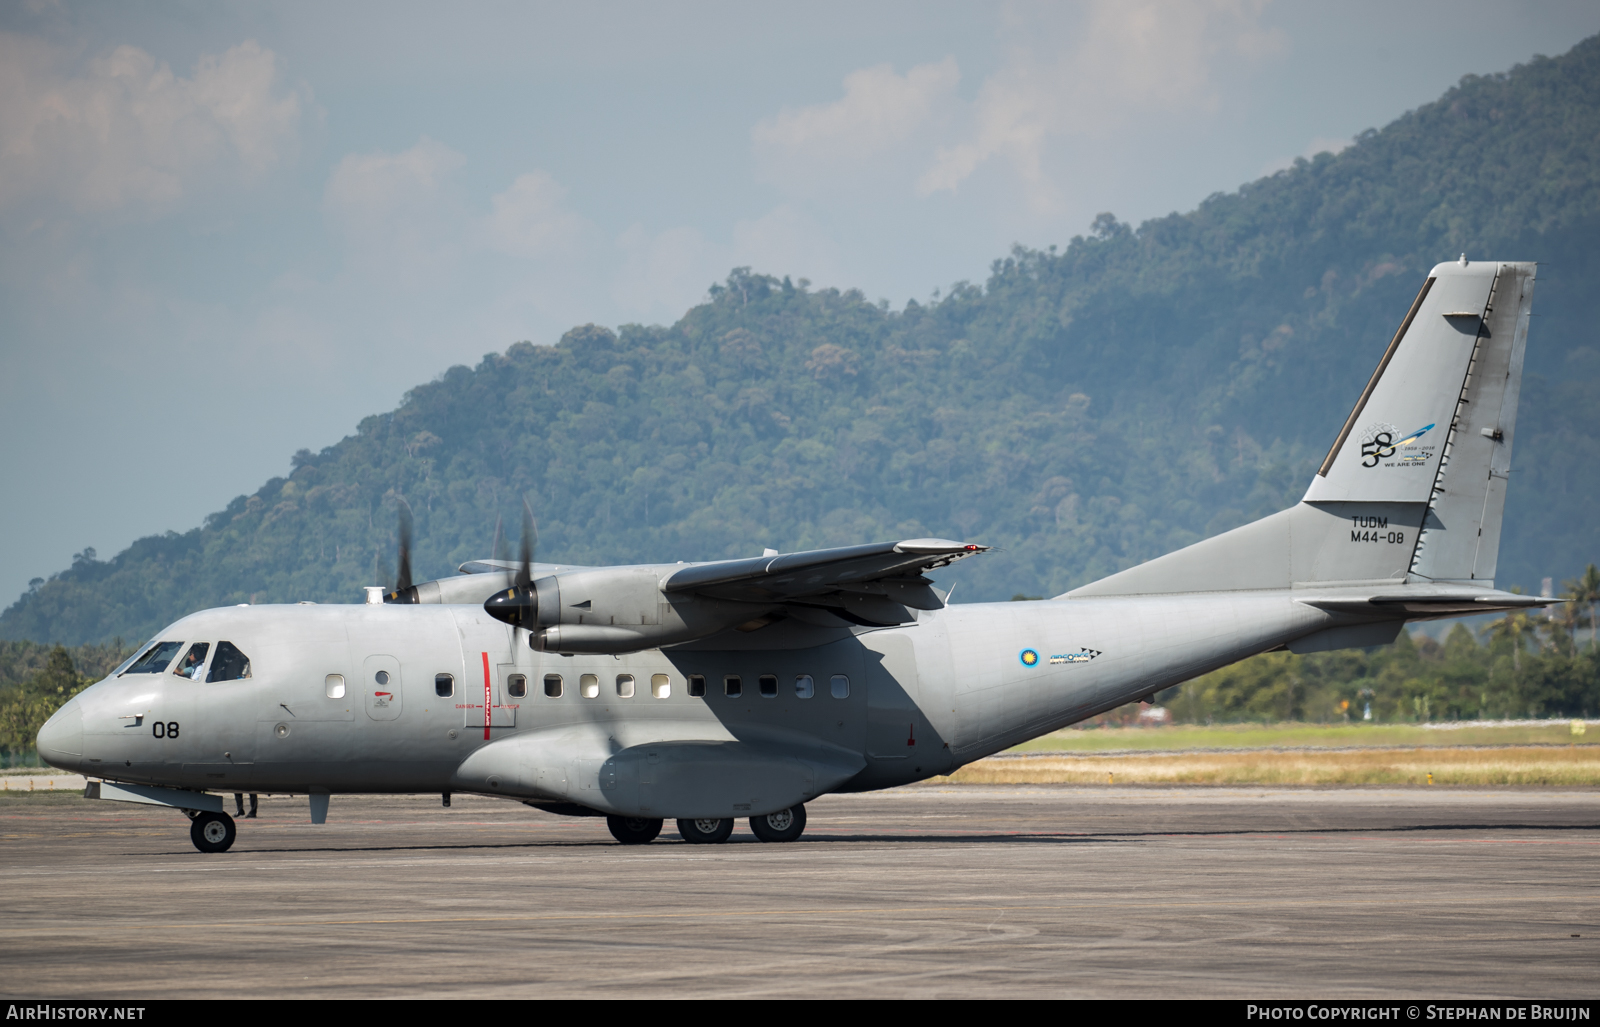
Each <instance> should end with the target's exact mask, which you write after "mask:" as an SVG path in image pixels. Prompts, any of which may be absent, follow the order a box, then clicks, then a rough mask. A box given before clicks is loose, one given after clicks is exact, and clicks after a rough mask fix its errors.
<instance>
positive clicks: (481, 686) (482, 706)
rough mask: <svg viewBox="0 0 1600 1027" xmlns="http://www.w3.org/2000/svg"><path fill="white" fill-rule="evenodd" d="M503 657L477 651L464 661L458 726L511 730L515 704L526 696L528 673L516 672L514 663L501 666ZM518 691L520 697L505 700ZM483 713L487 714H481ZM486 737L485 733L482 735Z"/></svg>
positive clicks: (513, 722)
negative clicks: (507, 728)
mask: <svg viewBox="0 0 1600 1027" xmlns="http://www.w3.org/2000/svg"><path fill="white" fill-rule="evenodd" d="M504 658H505V656H504V655H503V654H500V655H498V656H497V655H496V654H494V653H485V652H477V653H474V654H472V655H471V656H470V657H469V658H468V660H467V676H466V680H465V681H464V682H463V683H462V688H461V689H460V690H459V691H458V692H457V694H458V695H459V696H460V697H461V701H460V702H459V703H457V705H458V706H460V707H461V725H462V726H463V727H465V728H469V729H471V728H477V729H478V730H481V731H485V732H486V731H487V729H488V728H491V727H515V726H516V723H517V711H516V706H515V704H519V703H523V702H526V701H527V699H526V697H525V696H526V693H527V691H528V689H529V687H530V686H529V685H528V683H527V682H528V678H529V676H530V674H529V671H528V670H526V669H522V670H518V669H517V666H516V664H512V663H501V662H499V660H503V659H504ZM513 690H518V691H521V692H523V693H524V697H522V698H508V694H509V693H510V692H511V691H513ZM485 710H487V715H485ZM484 737H485V738H487V737H488V735H487V733H486V734H485V735H484Z"/></svg>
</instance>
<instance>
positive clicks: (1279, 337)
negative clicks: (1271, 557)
mask: <svg viewBox="0 0 1600 1027" xmlns="http://www.w3.org/2000/svg"><path fill="white" fill-rule="evenodd" d="M1597 169H1600V37H1597V38H1596V39H1590V40H1587V41H1586V42H1584V43H1582V44H1581V45H1579V46H1578V47H1576V48H1574V49H1573V50H1572V51H1570V52H1569V53H1567V54H1566V55H1564V56H1562V57H1559V58H1555V59H1543V58H1541V59H1538V60H1535V61H1534V62H1532V63H1530V64H1528V65H1524V66H1519V67H1518V68H1515V69H1513V70H1512V71H1510V72H1508V73H1506V74H1502V75H1493V76H1487V77H1469V78H1467V79H1464V80H1463V81H1462V82H1461V84H1460V85H1458V86H1457V87H1456V88H1454V89H1452V90H1450V91H1449V92H1448V93H1446V94H1445V95H1444V96H1443V97H1442V98H1441V99H1440V100H1439V101H1437V102H1436V103H1433V104H1430V105H1428V106H1426V107H1423V108H1421V109H1419V110H1416V111H1413V112H1410V113H1408V114H1406V115H1405V116H1404V117H1402V118H1400V119H1399V120H1397V121H1395V122H1394V123H1393V124H1391V125H1389V126H1387V127H1386V128H1384V129H1382V130H1381V131H1369V132H1366V133H1364V134H1363V135H1362V136H1361V137H1360V138H1359V139H1358V140H1357V142H1356V144H1355V145H1354V146H1352V147H1350V148H1349V149H1347V150H1345V151H1344V152H1342V153H1340V154H1338V155H1337V156H1332V155H1328V154H1322V155H1320V156H1318V157H1317V158H1316V159H1315V160H1312V161H1309V162H1307V161H1301V162H1298V163H1297V164H1296V165H1295V166H1294V167H1292V168H1290V169H1288V170H1286V171H1283V172H1280V173H1278V174H1275V175H1273V176H1271V177H1268V178H1264V179H1261V180H1260V181H1257V182H1253V183H1251V184H1249V185H1247V186H1245V187H1243V188H1242V189H1240V190H1239V191H1238V192H1236V193H1231V194H1227V195H1220V194H1219V195H1216V196H1213V197H1212V198H1210V199H1208V200H1207V201H1206V202H1204V203H1203V204H1201V205H1200V207H1199V208H1198V209H1197V210H1195V211H1193V212H1191V213H1187V214H1173V215H1171V216H1169V217H1165V218H1159V219H1156V220H1152V221H1148V222H1146V223H1144V224H1143V225H1140V226H1139V227H1137V228H1132V227H1130V226H1128V225H1125V224H1121V223H1118V222H1117V221H1116V220H1115V219H1114V218H1111V217H1109V216H1105V217H1102V218H1101V219H1099V220H1098V221H1097V222H1096V225H1095V229H1094V231H1093V233H1092V235H1091V236H1090V237H1084V238H1077V239H1073V240H1072V241H1071V243H1070V244H1069V245H1067V246H1066V247H1065V249H1064V250H1060V251H1058V250H1057V249H1056V248H1055V247H1052V248H1051V249H1050V250H1048V251H1043V252H1041V251H1034V250H1025V249H1018V250H1016V251H1014V252H1013V253H1012V255H1011V256H1009V257H1007V258H1005V259H1002V260H998V261H996V262H995V263H994V265H993V269H992V273H991V275H990V277H989V279H988V281H987V282H985V283H984V284H983V285H982V286H981V287H980V286H976V285H967V284H962V285H958V286H956V287H954V288H952V289H951V290H950V291H949V293H948V294H947V295H945V296H944V297H943V298H942V299H939V300H937V301H936V302H931V303H928V304H918V303H910V304H908V305H907V307H906V309H905V310H904V311H903V312H894V311H891V310H889V309H887V308H886V307H884V306H881V305H876V304H873V303H871V302H869V301H868V300H867V299H866V298H865V297H863V296H862V295H861V294H860V293H859V292H856V291H854V290H851V291H846V292H840V291H837V290H832V289H827V290H812V289H809V288H808V287H807V286H806V284H805V283H804V282H803V281H801V282H798V283H796V282H792V281H791V280H790V279H788V278H774V277H769V276H766V275H762V274H754V273H751V272H750V271H749V270H748V269H740V270H736V271H735V272H734V273H733V274H732V275H731V276H730V277H729V278H728V280H727V282H726V283H725V284H722V285H719V286H717V287H715V288H713V289H712V291H711V298H710V300H709V301H708V302H706V303H704V304H702V305H701V306H698V307H696V308H694V309H693V310H691V311H689V312H688V314H686V315H685V316H684V318H683V319H682V320H681V321H679V322H678V323H677V324H674V325H671V326H670V327H659V326H658V327H640V326H626V327H624V328H622V329H621V330H620V332H617V333H613V332H611V331H609V330H607V329H603V328H597V327H594V326H586V327H582V328H576V329H574V330H573V331H571V332H569V333H568V334H567V335H566V336H565V337H564V338H563V339H562V340H561V342H560V344H559V345H555V346H534V345H530V344H528V343H518V344H517V345H514V346H512V347H511V348H510V349H509V350H508V351H507V352H505V353H504V354H493V355H490V356H488V357H486V358H485V359H484V361H483V362H482V363H481V364H479V365H478V366H477V367H475V368H468V367H454V368H451V369H449V370H448V371H446V372H445V373H444V374H443V375H442V376H441V377H440V378H439V379H437V380H436V381H433V382H430V383H428V384H425V385H421V386H418V387H417V388H416V389H414V390H412V392H411V393H409V394H408V395H407V397H406V399H405V401H404V403H403V404H402V405H401V406H400V407H399V409H397V410H395V411H393V412H391V413H386V414H380V415H377V416H373V417H369V418H367V419H366V420H364V421H362V422H361V424H360V426H359V428H358V430H357V432H356V434H354V435H352V436H350V437H348V438H346V439H344V440H343V441H341V442H339V443H338V444H336V445H333V446H330V447H328V448H327V449H325V450H323V451H322V452H321V453H310V452H306V451H302V452H301V453H299V454H297V455H296V456H295V457H294V459H293V468H294V470H293V472H292V473H291V474H290V475H289V477H287V478H274V479H272V480H271V481H269V482H267V483H266V484H265V485H264V486H262V488H261V489H260V490H259V491H257V492H256V493H255V494H254V495H250V496H240V497H239V498H238V499H236V500H234V501H233V502H232V503H230V504H229V505H228V508H227V509H226V510H223V511H220V512H219V513H216V514H213V515H212V516H210V517H208V518H207V519H206V522H205V524H204V525H203V526H202V527H199V528H196V529H194V530H191V531H188V532H186V533H183V534H177V533H169V534H167V535H165V536H155V537H150V538H146V539H141V540H140V541H138V542H136V543H135V544H134V545H132V546H131V547H129V548H128V549H127V550H126V551H125V552H123V553H120V554H118V555H117V556H116V557H115V558H113V559H111V560H108V561H100V560H97V559H95V558H94V554H93V553H92V552H87V551H86V552H85V553H84V554H80V555H79V557H78V558H77V559H76V560H75V561H74V563H73V565H72V566H71V567H70V568H68V569H67V570H64V571H62V572H60V573H59V574H57V575H55V576H53V577H52V578H51V579H50V580H48V581H45V582H40V583H36V585H35V587H34V588H32V589H31V590H30V591H29V592H28V593H27V594H25V595H24V596H23V597H22V598H21V599H20V600H18V601H17V602H16V603H15V604H14V605H12V606H11V607H10V608H9V609H7V610H6V611H5V613H4V614H3V615H0V635H3V636H4V637H9V638H30V639H34V640H38V641H61V642H66V643H69V644H72V643H80V642H86V641H101V640H106V639H110V638H111V637H112V636H115V635H121V636H122V637H124V638H129V639H133V638H143V637H148V636H149V635H150V634H152V633H153V632H155V631H157V630H158V629H159V628H160V627H161V626H162V625H163V624H165V623H167V622H169V621H171V620H173V619H174V618H176V617H178V616H181V615H182V614H184V613H186V612H188V611H191V610H194V609H196V608H200V607H206V606H216V605H221V604H226V603H240V602H251V601H255V602H272V601H293V600H301V599H311V600H317V601H320V602H355V601H359V599H360V595H361V593H360V587H361V586H362V585H367V584H373V583H376V582H377V581H379V580H380V578H379V577H377V575H378V573H379V570H378V567H379V565H384V566H388V565H392V562H393V559H394V556H393V553H394V541H393V539H394V524H395V500H396V498H397V497H400V496H404V497H405V498H406V499H407V500H408V501H409V503H410V505H411V508H412V509H413V511H414V512H415V516H416V530H417V563H418V567H417V570H418V572H419V576H420V577H430V576H437V575H441V574H445V573H449V572H451V571H452V569H453V567H454V566H455V565H456V564H458V563H460V562H461V561H463V560H466V559H470V558H474V557H483V556H486V555H488V553H489V550H490V545H491V538H492V535H493V531H494V526H495V520H496V517H497V516H499V515H504V517H505V521H506V523H507V524H508V525H512V526H514V525H516V524H517V521H518V513H517V511H518V509H519V502H520V500H519V498H518V497H519V496H522V495H524V494H525V495H527V496H528V498H529V500H530V502H531V503H532V504H533V507H534V510H535V511H536V513H537V515H538V518H539V526H540V551H539V555H540V558H541V559H550V560H560V561H569V562H575V563H599V562H625V561H641V560H662V561H667V560H700V559H708V558H716V557H731V556H747V555H754V554H757V553H759V552H760V551H761V548H762V547H763V546H772V547H774V548H778V549H784V550H792V549H804V548H810V547H817V546H826V545H839V544H848V543H858V542H864V541H868V540H873V539H889V538H905V537H913V536H920V535H943V536H950V537H954V538H960V539H974V540H982V541H983V542H986V543H990V544H994V545H998V546H1000V547H1002V551H1000V552H998V553H994V554H989V555H987V556H985V557H983V558H981V559H977V560H971V561H966V562H964V563H963V564H962V565H961V567H960V568H959V570H958V571H957V572H953V573H952V574H951V576H950V578H949V579H948V580H954V581H958V582H959V583H960V588H959V589H958V591H957V595H956V599H957V600H958V601H961V600H965V601H974V600H978V599H997V598H999V599H1003V598H1006V597H1008V596H1010V595H1012V594H1013V593H1016V592H1024V593H1031V594H1034V595H1052V594H1055V593H1058V592H1061V591H1064V590H1066V589H1068V588H1070V587H1072V586H1074V585H1077V584H1079V583H1082V582H1084V581H1087V580H1090V579H1092V578H1095V577H1097V576H1100V575H1104V574H1107V573H1110V572H1112V571H1115V570H1117V569H1119V568H1122V567H1126V566H1129V565H1130V564H1133V563H1136V562H1138V561H1141V560H1145V559H1148V558H1150V557H1153V556H1155V555H1158V554H1160V553H1162V552H1164V551H1166V550H1170V549H1173V548H1176V547H1178V546H1182V545H1185V544H1187V543H1189V542H1193V541H1195V540H1197V539H1199V538H1201V537H1203V536H1205V535H1209V534H1213V533H1215V532H1217V531H1221V530H1223V529H1226V528H1229V527H1232V526H1234V525H1236V524H1239V523H1242V522H1244V521H1245V520H1248V519H1251V518H1254V517H1258V516H1261V515H1264V514H1266V513H1268V512H1270V511H1272V510H1275V509H1278V508H1280V507H1283V506H1286V505H1288V504H1290V503H1292V502H1293V501H1294V500H1296V499H1297V498H1298V497H1299V495H1300V494H1301V492H1302V491H1303V490H1304V489H1305V486H1306V484H1307V482H1308V481H1309V480H1310V476H1311V474H1312V473H1313V471H1314V468H1315V465H1316V463H1317V461H1319V460H1320V459H1321V457H1322V455H1323V454H1324V453H1325V452H1326V450H1327V447H1328V445H1329V443H1330V442H1331V440H1332V438H1333V436H1334V434H1335V433H1336V432H1337V430H1338V428H1339V426H1340V424H1341V423H1342V421H1343V418H1344V416H1345V415H1346V414H1347V413H1348V411H1349V409H1350V406H1351V404H1352V402H1353V401H1354V399H1355V397H1356V396H1357V395H1358V394H1359V392H1360V389H1361V387H1362V386H1363V384H1364V383H1365V381H1366V379H1367V377H1368V375H1369V374H1370V373H1371V371H1372V368H1373V367H1374V366H1375V364H1376V362H1377V359H1378V357H1379V355H1380V354H1381V352H1382V351H1383V348H1384V346H1385V345H1386V344H1387V343H1388V341H1389V338H1390V336H1391V335H1392V334H1393V332H1394V330H1395V327H1396V325H1397V324H1398V323H1399V320H1400V318H1401V317H1402V316H1403V315H1404V313H1405V311H1406V309H1407V307H1408V305H1409V303H1410V302H1411V300H1412V298H1413V297H1414V296H1415V294H1416V291H1417V289H1418V287H1419V286H1420V284H1421V281H1422V278H1423V276H1424V274H1425V273H1426V271H1427V270H1428V268H1429V267H1431V266H1432V265H1433V264H1435V263H1437V262H1439V261H1441V260H1449V259H1454V258H1455V257H1456V256H1457V255H1458V254H1460V253H1462V252H1463V251H1464V252H1466V253H1467V254H1468V256H1469V258H1481V259H1500V260H1507V259H1510V260H1539V261H1543V262H1545V263H1544V265H1543V266H1542V267H1541V270H1540V273H1539V284H1538V288H1537V290H1536V293H1535V307H1534V309H1535V312H1536V315H1537V316H1536V317H1535V321H1534V327H1533V331H1532V335H1531V341H1530V344H1529V347H1528V365H1527V368H1528V372H1529V375H1528V378H1527V381H1526V383H1525V385H1524V399H1523V403H1522V414H1521V423H1520V424H1519V425H1518V432H1517V438H1516V458H1515V459H1516V466H1517V474H1516V475H1515V476H1514V478H1513V485H1512V489H1511V493H1510V500H1509V504H1508V525H1507V530H1506V533H1505V543H1504V549H1503V552H1502V561H1501V576H1500V581H1501V582H1502V583H1503V584H1507V585H1509V584H1513V583H1522V584H1524V585H1528V586H1531V587H1537V584H1538V579H1539V578H1540V577H1543V576H1545V575H1552V576H1555V577H1556V578H1557V579H1558V580H1559V579H1560V578H1562V577H1570V576H1574V575H1575V574H1576V573H1577V571H1578V570H1579V569H1580V568H1581V567H1582V566H1583V565H1584V564H1585V563H1587V562H1589V561H1591V560H1597V559H1600V518H1597V517H1596V515H1595V499H1596V495H1597V491H1600V404H1597V402H1596V401H1597V399H1600V340H1597V339H1596V329H1595V326H1596V325H1597V324H1600V289H1596V287H1595V284H1594V283H1595V282H1596V281H1597V275H1596V272H1597V271H1600V257H1597V255H1596V253H1595V243H1596V241H1597V240H1600V170H1597ZM774 270H782V269H774ZM513 534H514V530H513ZM381 580H387V578H384V579H381Z"/></svg>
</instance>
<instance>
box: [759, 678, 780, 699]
mask: <svg viewBox="0 0 1600 1027" xmlns="http://www.w3.org/2000/svg"><path fill="white" fill-rule="evenodd" d="M756 684H757V685H759V686H760V687H761V698H763V699H776V698H777V697H778V676H777V675H776V674H763V675H761V676H760V677H759V678H756Z"/></svg>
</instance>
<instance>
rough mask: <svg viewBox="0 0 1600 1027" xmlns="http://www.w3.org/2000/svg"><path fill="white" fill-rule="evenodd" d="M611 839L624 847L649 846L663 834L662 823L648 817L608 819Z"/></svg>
mask: <svg viewBox="0 0 1600 1027" xmlns="http://www.w3.org/2000/svg"><path fill="white" fill-rule="evenodd" d="M606 826H607V827H609V828H611V837H613V838H615V839H616V840H617V841H619V842H621V843H622V844H624V845H647V844H649V843H650V842H653V841H655V840H656V835H658V834H660V833H661V821H659V820H651V819H649V818H648V817H606Z"/></svg>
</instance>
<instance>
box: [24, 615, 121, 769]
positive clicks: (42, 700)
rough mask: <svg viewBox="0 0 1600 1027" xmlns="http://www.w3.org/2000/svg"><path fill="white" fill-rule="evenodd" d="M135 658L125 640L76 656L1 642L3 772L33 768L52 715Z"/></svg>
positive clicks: (61, 648)
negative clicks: (22, 765)
mask: <svg viewBox="0 0 1600 1027" xmlns="http://www.w3.org/2000/svg"><path fill="white" fill-rule="evenodd" d="M132 655H133V651H132V650H131V649H128V648H126V647H124V646H123V644H122V640H121V639H116V640H114V641H113V642H112V643H111V644H109V645H83V646H78V647H77V648H75V649H73V650H71V651H70V652H69V651H68V650H67V649H66V648H65V647H64V646H59V645H56V646H47V645H40V644H38V643H37V642H0V766H11V765H12V764H13V763H15V762H16V761H17V760H19V759H27V760H29V761H30V762H31V757H32V754H33V743H34V739H35V738H36V737H38V734H39V728H40V727H42V726H43V725H44V722H45V721H47V720H49V719H50V715H51V714H52V713H54V712H55V711H56V710H58V709H60V708H61V707H62V706H63V705H64V704H65V703H66V701H67V700H68V699H71V698H72V697H73V696H74V695H77V694H78V693H79V692H80V691H82V690H83V689H84V688H86V687H88V686H89V685H91V684H93V683H94V682H96V681H98V680H100V679H101V678H103V677H105V676H106V674H108V673H110V672H111V671H112V670H115V669H116V667H117V665H118V664H120V663H121V662H122V661H123V660H125V659H127V658H128V657H129V656H132Z"/></svg>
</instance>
